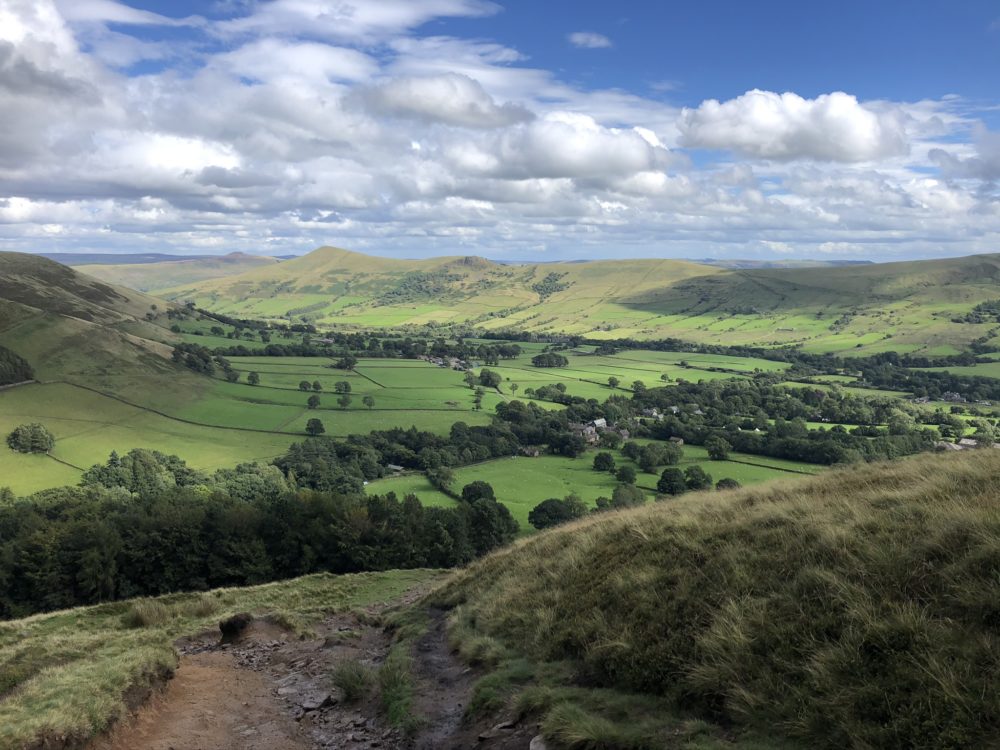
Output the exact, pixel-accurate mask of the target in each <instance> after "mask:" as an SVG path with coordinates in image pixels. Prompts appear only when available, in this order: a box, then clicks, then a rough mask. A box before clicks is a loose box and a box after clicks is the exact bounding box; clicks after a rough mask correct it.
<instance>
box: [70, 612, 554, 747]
mask: <svg viewBox="0 0 1000 750" xmlns="http://www.w3.org/2000/svg"><path fill="white" fill-rule="evenodd" d="M414 598H415V597H414ZM378 613H379V610H378V609H376V608H372V609H370V610H368V612H367V613H363V614H362V616H361V617H358V616H357V615H355V614H349V613H348V614H340V615H333V616H331V617H329V618H327V619H326V620H324V621H323V622H322V623H319V624H318V625H317V626H316V627H315V633H314V634H311V636H310V637H309V638H306V639H298V638H295V637H294V636H292V635H291V634H290V633H288V632H287V631H284V630H282V629H281V628H280V627H278V626H277V625H275V624H273V623H271V622H268V621H267V620H266V619H265V620H256V621H254V623H253V624H252V625H251V626H250V627H249V628H248V629H247V630H246V631H245V632H244V634H243V636H242V637H241V638H240V639H239V640H238V641H237V642H234V643H231V644H225V645H223V644H220V643H219V634H218V632H217V631H216V632H206V633H203V634H201V635H200V636H196V637H193V638H189V639H183V640H182V641H179V642H178V644H177V645H178V648H179V650H180V652H181V662H180V667H179V668H178V670H177V673H176V676H175V677H174V678H173V679H172V680H170V682H169V683H168V684H167V686H166V688H165V689H164V690H163V691H162V692H161V693H160V694H159V695H157V696H155V697H154V698H153V699H152V700H151V701H150V702H149V703H148V704H147V705H146V706H144V707H143V708H142V709H140V711H139V712H138V714H137V716H136V717H135V718H134V719H133V720H132V721H130V722H127V723H125V724H123V725H121V726H119V727H118V728H117V729H116V730H115V731H113V732H112V733H111V734H110V735H109V736H107V737H104V738H101V739H99V740H97V741H96V742H94V743H92V745H91V746H90V749H89V750H324V749H326V748H337V750H375V749H377V750H452V749H453V748H463V749H467V748H476V750H479V749H480V748H482V750H508V749H510V750H513V749H515V748H518V749H523V750H527V748H528V746H529V743H530V740H531V737H532V736H533V735H534V734H537V725H531V724H528V723H526V724H521V725H518V724H517V723H515V722H513V721H509V720H508V719H509V717H507V716H493V717H485V718H483V719H481V720H479V721H477V722H474V723H471V724H469V723H467V722H466V721H465V720H464V715H465V709H466V707H467V706H468V704H469V700H470V698H471V695H472V690H473V686H474V684H475V681H476V679H477V677H478V676H479V675H478V674H477V673H476V672H474V671H473V670H470V669H469V668H468V667H466V665H464V664H462V663H461V662H460V661H459V660H458V659H457V657H456V656H455V655H454V654H453V653H451V650H450V648H449V646H448V640H447V633H446V627H445V621H446V618H445V613H444V612H442V611H440V610H431V611H429V612H428V615H429V620H430V627H429V628H428V630H427V632H426V633H425V634H424V635H423V636H422V637H421V638H420V639H419V640H418V641H417V642H416V643H415V644H414V649H413V654H412V655H413V664H414V669H413V673H414V693H415V695H414V709H415V713H416V714H417V716H419V717H420V718H421V719H422V722H421V727H420V729H419V730H418V731H417V732H416V734H415V736H412V737H407V736H404V735H403V734H402V732H401V731H400V730H398V729H396V728H395V727H393V726H391V725H389V724H388V723H387V722H386V720H385V718H384V716H382V714H381V712H380V705H379V701H378V696H377V694H376V692H375V691H374V690H373V692H372V694H371V695H369V696H368V698H367V699H365V700H362V701H360V702H357V703H353V704H345V703H343V702H342V700H341V698H342V696H341V695H340V693H339V691H338V690H337V689H336V688H335V687H334V686H333V684H332V681H331V677H330V675H331V674H332V672H333V671H334V668H335V667H336V665H337V664H339V663H341V662H344V661H353V662H360V663H361V664H363V665H365V666H366V667H368V668H369V669H371V670H372V672H373V673H374V672H376V671H377V670H378V668H379V666H380V665H381V664H382V662H383V661H384V660H385V657H386V655H387V653H388V651H389V649H390V646H391V637H390V635H389V634H388V633H386V632H385V631H384V630H383V629H382V628H380V627H378V626H376V625H372V624H371V623H372V622H373V621H375V618H374V616H375V615H377V614H378Z"/></svg>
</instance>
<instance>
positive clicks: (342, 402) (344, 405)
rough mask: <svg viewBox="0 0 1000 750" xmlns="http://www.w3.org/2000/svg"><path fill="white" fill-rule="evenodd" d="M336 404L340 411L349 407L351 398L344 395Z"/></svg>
mask: <svg viewBox="0 0 1000 750" xmlns="http://www.w3.org/2000/svg"><path fill="white" fill-rule="evenodd" d="M337 404H338V405H339V406H340V408H341V409H346V408H347V407H348V406H350V405H351V397H350V396H349V395H347V394H346V393H345V394H344V395H343V396H341V397H340V398H338V399H337Z"/></svg>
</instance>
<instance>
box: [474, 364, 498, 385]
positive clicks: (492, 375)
mask: <svg viewBox="0 0 1000 750" xmlns="http://www.w3.org/2000/svg"><path fill="white" fill-rule="evenodd" d="M502 382H503V378H502V377H500V373H498V372H493V370H487V369H486V368H485V367H484V368H483V369H482V370H480V371H479V384H480V385H482V386H485V387H487V388H496V387H497V386H499V385H500V384H501V383H502Z"/></svg>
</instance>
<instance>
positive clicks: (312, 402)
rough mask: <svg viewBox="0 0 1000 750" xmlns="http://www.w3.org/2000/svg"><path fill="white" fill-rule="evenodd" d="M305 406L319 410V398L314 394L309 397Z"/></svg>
mask: <svg viewBox="0 0 1000 750" xmlns="http://www.w3.org/2000/svg"><path fill="white" fill-rule="evenodd" d="M306 406H307V407H309V408H310V409H318V408H319V396H317V395H316V394H313V395H312V396H310V397H309V399H308V400H307V401H306Z"/></svg>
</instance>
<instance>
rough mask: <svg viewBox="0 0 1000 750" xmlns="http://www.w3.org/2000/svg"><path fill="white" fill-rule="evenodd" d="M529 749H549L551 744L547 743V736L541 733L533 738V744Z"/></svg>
mask: <svg viewBox="0 0 1000 750" xmlns="http://www.w3.org/2000/svg"><path fill="white" fill-rule="evenodd" d="M528 750H549V746H548V745H546V744H545V738H544V737H542V735H540V734H539V735H536V736H535V737H532V738H531V744H530V745H528Z"/></svg>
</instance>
